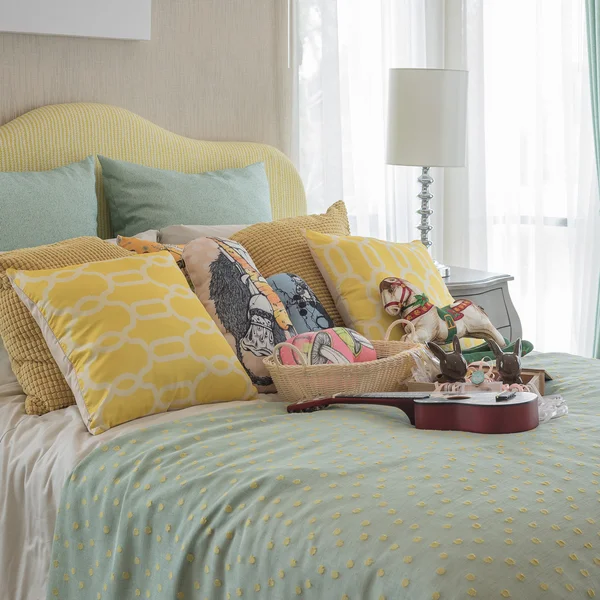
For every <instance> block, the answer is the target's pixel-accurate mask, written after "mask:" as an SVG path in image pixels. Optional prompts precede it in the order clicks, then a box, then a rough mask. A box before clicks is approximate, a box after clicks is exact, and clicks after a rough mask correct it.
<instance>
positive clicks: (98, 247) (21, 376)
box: [0, 217, 130, 415]
mask: <svg viewBox="0 0 600 600" xmlns="http://www.w3.org/2000/svg"><path fill="white" fill-rule="evenodd" d="M0 218H1V217H0ZM123 256H130V253H129V252H127V250H123V248H118V247H117V246H115V245H114V244H110V243H108V242H105V241H103V240H101V239H100V238H97V237H79V238H74V239H70V240H66V241H64V242H58V243H57V244H50V245H48V246H37V247H35V248H25V249H22V250H13V251H12V252H7V253H5V254H0V336H2V340H3V342H4V346H5V347H6V351H7V352H8V355H9V357H10V362H11V365H12V369H13V371H14V373H15V376H16V377H17V380H18V381H19V383H20V385H21V387H22V388H23V391H24V393H25V394H26V398H25V412H26V413H27V414H30V415H43V414H45V413H47V412H50V411H52V410H58V409H60V408H66V407H67V406H71V405H72V404H75V398H74V397H73V394H72V393H71V390H70V388H69V386H68V385H67V382H66V381H65V378H64V377H63V376H62V373H61V372H60V369H59V368H58V366H57V364H56V362H55V361H54V359H53V358H52V355H51V354H50V350H48V346H47V345H46V342H45V341H44V337H43V336H42V332H41V331H40V328H39V327H38V326H37V324H36V322H35V321H34V319H33V317H32V316H31V314H30V313H29V311H28V310H27V308H25V306H24V305H23V303H22V302H21V301H20V300H19V297H18V296H17V294H16V293H15V291H14V290H13V288H12V286H11V284H10V281H9V279H8V276H7V275H6V270H7V269H9V268H12V269H56V268H60V267H66V266H68V265H77V264H81V263H85V262H90V261H99V260H109V259H113V258H119V257H123Z"/></svg>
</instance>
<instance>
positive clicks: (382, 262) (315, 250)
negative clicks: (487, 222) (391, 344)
mask: <svg viewBox="0 0 600 600" xmlns="http://www.w3.org/2000/svg"><path fill="white" fill-rule="evenodd" d="M305 236H306V240H307V241H308V245H309V248H310V250H311V252H312V255H313V258H314V259H315V262H316V263H317V265H318V267H319V269H320V271H321V273H322V275H323V277H324V279H325V281H326V282H327V286H328V287H329V291H330V292H331V295H332V296H333V299H334V301H335V305H336V307H337V309H338V310H339V311H340V314H341V315H342V317H343V318H344V321H345V322H346V326H347V327H352V329H355V330H356V331H358V332H359V333H362V334H363V335H365V336H366V337H368V338H369V339H372V340H380V339H382V338H383V337H384V335H385V332H386V330H387V328H388V326H389V325H390V324H391V323H393V322H394V320H395V318H394V317H392V316H390V315H388V314H387V313H386V312H385V310H384V309H383V305H382V303H381V296H380V293H379V284H380V282H381V280H382V279H385V278H386V277H400V278H401V279H406V280H408V281H410V282H411V283H412V284H414V285H416V286H417V287H419V288H421V289H422V290H423V291H424V292H425V293H426V294H427V295H428V296H429V298H430V300H431V301H432V302H433V303H434V304H436V305H437V306H446V305H448V304H450V303H451V302H452V300H453V298H452V296H451V295H450V292H449V291H448V288H447V287H446V285H445V283H444V281H443V279H442V278H441V276H440V274H439V272H438V270H437V269H436V268H435V265H434V264H433V260H432V259H431V257H430V256H429V253H428V252H427V250H426V249H425V246H423V244H421V242H417V241H415V242H410V243H408V244H397V243H393V242H385V241H382V240H376V239H373V238H365V237H354V236H345V237H341V236H337V235H326V234H323V233H317V232H315V231H306V232H305ZM394 334H395V335H393V337H394V339H398V338H399V337H400V336H401V335H402V331H401V328H396V330H395V332H394Z"/></svg>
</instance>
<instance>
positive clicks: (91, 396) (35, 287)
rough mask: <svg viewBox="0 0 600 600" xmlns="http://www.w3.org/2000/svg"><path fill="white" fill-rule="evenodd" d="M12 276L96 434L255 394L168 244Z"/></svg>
mask: <svg viewBox="0 0 600 600" xmlns="http://www.w3.org/2000/svg"><path fill="white" fill-rule="evenodd" d="M7 275H8V277H9V278H10V280H11V283H12V285H13V287H14V288H15V291H16V292H17V294H18V295H19V297H20V298H21V300H22V301H23V303H24V304H25V305H26V306H27V308H28V309H29V311H30V312H31V313H32V314H33V316H34V318H35V319H36V322H37V323H38V325H39V327H40V329H41V330H42V333H43V335H44V338H45V340H46V343H47V344H48V346H49V348H50V350H51V352H52V354H53V356H54V357H55V358H56V360H57V363H58V366H59V368H60V369H61V371H62V373H63V375H64V377H65V379H66V380H67V382H68V383H69V385H70V387H71V390H72V391H73V394H74V395H75V400H76V401H77V406H78V408H79V411H80V412H81V416H82V417H83V421H84V423H85V425H86V426H87V428H88V430H89V431H90V433H92V434H94V435H96V434H98V433H102V432H103V431H106V430H107V429H110V428H111V427H115V426H116V425H120V424H121V423H125V422H126V421H131V420H133V419H137V418H139V417H143V416H146V415H151V414H155V413H161V412H165V411H167V410H176V409H180V408H185V407H187V406H192V405H194V404H204V403H210V402H227V401H230V400H247V399H250V398H252V397H253V396H254V394H255V390H254V388H253V387H252V384H251V383H250V381H249V379H248V377H247V376H246V373H245V372H244V370H243V369H242V367H241V365H240V364H239V362H238V360H237V359H236V358H235V356H234V355H233V352H232V351H231V348H230V347H229V345H228V344H227V342H226V341H225V340H224V339H223V337H222V336H221V334H220V333H219V331H218V330H217V328H216V326H215V324H214V323H213V321H212V320H211V318H210V317H209V316H208V314H207V312H206V310H205V309H204V307H203V306H202V304H200V302H199V301H198V299H197V298H196V296H195V295H194V293H193V292H192V291H191V290H190V288H189V287H188V285H187V283H186V281H185V279H184V277H183V275H182V274H181V271H180V270H179V269H178V268H177V265H176V264H175V261H174V260H173V257H172V256H171V255H170V254H169V253H168V252H160V253H157V254H151V255H143V256H128V257H127V258H120V259H117V260H110V261H103V262H94V263H86V264H82V265H76V266H71V267H65V268H63V269H50V270H40V271H16V270H14V269H9V270H8V271H7Z"/></svg>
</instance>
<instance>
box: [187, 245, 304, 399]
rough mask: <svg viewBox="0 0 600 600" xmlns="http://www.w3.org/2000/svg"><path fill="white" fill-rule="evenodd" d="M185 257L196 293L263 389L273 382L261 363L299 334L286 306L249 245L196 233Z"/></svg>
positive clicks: (261, 390)
mask: <svg viewBox="0 0 600 600" xmlns="http://www.w3.org/2000/svg"><path fill="white" fill-rule="evenodd" d="M183 259H184V261H185V264H186V268H187V271H188V273H189V275H190V278H191V280H192V283H193V285H194V288H195V291H196V295H197V296H198V298H199V299H200V301H201V302H202V304H203V305H204V306H205V308H206V310H207V311H208V313H209V314H210V316H211V317H212V318H213V319H214V321H215V323H216V324H217V326H218V328H219V330H220V331H221V333H222V334H223V335H224V336H225V338H226V339H227V341H228V342H229V344H230V346H231V347H232V348H233V350H234V352H235V353H236V355H237V357H238V359H239V361H240V362H241V363H242V365H243V366H244V368H245V369H246V371H247V373H248V375H249V376H250V379H251V380H252V383H253V384H254V385H255V386H256V387H257V388H258V389H259V391H260V392H274V391H275V386H274V385H273V380H272V379H271V377H270V376H269V372H268V371H267V368H266V367H265V365H264V364H263V358H265V357H266V356H271V354H272V353H273V350H274V349H275V346H276V345H277V344H279V343H281V342H286V341H287V340H289V339H290V338H291V337H293V336H295V335H296V330H295V329H294V326H293V325H292V322H291V320H290V317H289V315H288V313H287V311H286V309H285V306H284V305H283V303H282V302H281V300H280V299H279V296H277V294H276V293H275V292H274V291H273V288H272V287H271V286H270V285H269V284H268V283H267V281H266V279H265V278H264V277H263V276H262V275H261V274H260V272H259V271H258V269H257V268H256V265H255V264H254V262H253V261H252V259H251V258H250V255H249V254H248V252H247V251H246V249H245V248H244V247H243V246H241V245H240V244H238V243H237V242H234V241H232V240H227V239H223V238H217V237H210V238H209V237H203V238H198V239H196V240H194V241H192V242H190V243H189V244H187V245H186V247H185V249H184V251H183Z"/></svg>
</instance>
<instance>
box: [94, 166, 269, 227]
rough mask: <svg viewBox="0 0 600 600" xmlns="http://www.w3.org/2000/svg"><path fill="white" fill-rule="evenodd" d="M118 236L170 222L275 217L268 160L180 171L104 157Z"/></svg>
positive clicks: (250, 220) (219, 222) (230, 221)
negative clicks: (213, 169)
mask: <svg viewBox="0 0 600 600" xmlns="http://www.w3.org/2000/svg"><path fill="white" fill-rule="evenodd" d="M98 159H99V160H100V164H101V165H102V178H103V180H104V195H105V197H106V200H107V201H108V206H109V208H110V219H111V223H112V228H113V231H114V234H115V235H123V236H134V235H135V234H136V233H138V231H145V230H147V229H161V228H163V227H168V226H169V225H180V224H184V225H231V224H235V223H242V222H243V223H247V224H249V225H252V224H254V223H262V222H264V221H270V220H271V196H270V190H269V180H268V179H267V174H266V172H265V165H264V163H256V164H254V165H250V166H249V167H244V168H242V169H225V170H223V171H209V172H207V173H192V174H190V173H180V172H178V171H166V170H164V169H153V168H151V167H143V166H142V165H137V164H134V163H129V162H123V161H120V160H112V159H110V158H106V157H104V156H99V157H98Z"/></svg>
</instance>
